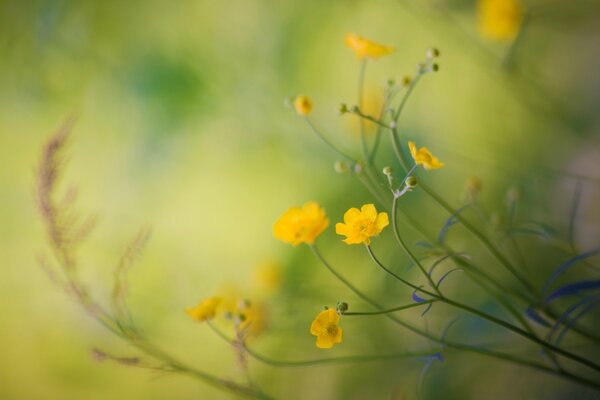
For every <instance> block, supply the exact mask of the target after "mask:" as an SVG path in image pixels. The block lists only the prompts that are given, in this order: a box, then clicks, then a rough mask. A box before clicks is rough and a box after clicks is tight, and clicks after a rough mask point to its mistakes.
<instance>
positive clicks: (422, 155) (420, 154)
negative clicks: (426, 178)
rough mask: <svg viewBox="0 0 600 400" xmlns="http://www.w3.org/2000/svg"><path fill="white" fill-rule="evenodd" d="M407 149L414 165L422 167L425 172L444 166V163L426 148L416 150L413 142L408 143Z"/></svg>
mask: <svg viewBox="0 0 600 400" xmlns="http://www.w3.org/2000/svg"><path fill="white" fill-rule="evenodd" d="M408 148H409V149H410V155H411V156H412V158H413V160H415V164H417V165H422V166H423V168H425V169H427V170H430V169H438V168H442V167H443V166H444V163H443V162H441V161H440V160H438V158H437V157H435V156H434V155H433V154H431V153H430V152H429V150H427V147H421V148H420V149H417V146H415V142H408Z"/></svg>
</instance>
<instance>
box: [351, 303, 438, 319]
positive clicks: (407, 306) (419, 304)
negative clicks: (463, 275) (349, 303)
mask: <svg viewBox="0 0 600 400" xmlns="http://www.w3.org/2000/svg"><path fill="white" fill-rule="evenodd" d="M436 301H437V300H426V301H422V302H420V303H412V304H406V305H403V306H399V307H394V308H390V309H388V310H381V311H371V312H348V311H346V312H343V313H342V315H343V316H353V315H381V314H388V313H392V312H396V311H401V310H407V309H409V308H414V307H419V306H422V305H425V304H431V303H435V302H436Z"/></svg>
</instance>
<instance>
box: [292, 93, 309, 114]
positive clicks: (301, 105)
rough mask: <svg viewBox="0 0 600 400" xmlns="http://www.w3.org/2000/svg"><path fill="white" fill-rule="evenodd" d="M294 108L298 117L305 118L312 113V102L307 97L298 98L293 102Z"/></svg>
mask: <svg viewBox="0 0 600 400" xmlns="http://www.w3.org/2000/svg"><path fill="white" fill-rule="evenodd" d="M294 108H295V109H296V112H297V113H298V114H299V115H303V116H306V115H308V114H310V112H311V111H312V101H311V100H310V99H309V98H308V97H307V96H298V97H296V100H294Z"/></svg>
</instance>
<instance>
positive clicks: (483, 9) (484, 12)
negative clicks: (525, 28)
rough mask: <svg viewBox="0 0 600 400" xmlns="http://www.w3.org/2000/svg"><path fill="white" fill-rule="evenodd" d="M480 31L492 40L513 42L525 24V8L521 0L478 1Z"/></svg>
mask: <svg viewBox="0 0 600 400" xmlns="http://www.w3.org/2000/svg"><path fill="white" fill-rule="evenodd" d="M477 18H478V29H479V32H480V33H481V35H482V36H484V37H487V38H489V39H492V40H498V41H504V42H506V41H511V40H513V39H514V38H515V37H516V36H517V33H519V30H520V29H521V24H522V22H523V6H522V5H521V2H520V1H519V0H478V2H477Z"/></svg>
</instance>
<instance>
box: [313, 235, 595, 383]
mask: <svg viewBox="0 0 600 400" xmlns="http://www.w3.org/2000/svg"><path fill="white" fill-rule="evenodd" d="M310 248H311V250H312V252H313V254H314V255H315V256H316V257H317V258H318V259H319V261H320V262H321V263H322V264H323V265H324V266H325V268H327V269H328V270H329V271H330V272H331V273H332V274H333V275H334V276H335V277H336V278H337V279H338V280H339V281H340V282H342V283H343V284H344V285H345V286H346V287H348V288H349V289H350V290H351V291H352V292H354V293H355V294H356V295H357V296H358V297H360V298H361V299H363V300H364V301H366V302H367V303H369V304H371V305H372V306H373V307H374V308H376V309H378V310H385V307H383V306H381V305H380V304H379V303H377V302H376V301H374V300H372V299H371V298H370V297H368V296H367V295H365V294H364V293H363V292H362V291H360V290H359V289H357V288H356V287H355V286H354V285H353V284H352V283H350V281H348V280H347V279H346V278H345V277H344V276H343V275H341V274H340V273H339V272H337V270H335V269H334V268H333V267H332V266H331V265H330V264H329V263H328V262H327V260H326V259H325V258H324V257H323V256H322V255H321V253H320V252H319V251H318V249H317V247H316V246H315V245H310ZM383 316H385V317H386V318H388V319H390V320H391V321H393V322H394V323H396V324H398V325H400V326H402V327H404V328H405V329H407V330H409V331H411V332H413V333H415V334H417V335H419V336H422V337H424V338H427V339H429V340H432V341H434V342H436V343H439V344H443V345H445V346H446V347H448V348H451V349H455V350H462V351H466V352H471V353H477V354H480V355H484V356H488V357H491V358H496V359H500V360H505V361H509V362H512V363H514V364H518V365H522V366H527V367H531V368H534V369H537V370H540V371H544V372H546V373H549V374H552V375H557V376H559V377H561V378H564V379H567V380H570V381H573V382H577V383H579V384H582V385H584V386H588V387H591V388H594V389H596V390H598V391H600V383H598V382H597V381H593V380H589V379H586V378H583V377H580V376H577V375H574V374H572V373H569V372H567V371H564V370H557V369H553V368H549V367H547V366H545V365H543V364H540V363H537V362H534V361H531V360H527V359H523V358H521V357H517V356H514V355H512V354H505V353H501V352H497V351H492V350H488V349H484V348H480V347H475V346H470V345H466V344H463V343H459V342H454V341H450V340H447V339H445V338H440V337H437V336H435V335H433V334H431V333H429V332H428V331H424V330H422V329H419V328H417V327H415V326H413V325H412V324H410V323H408V322H406V321H404V320H402V319H400V318H398V317H396V316H395V315H393V314H389V313H388V314H383Z"/></svg>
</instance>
